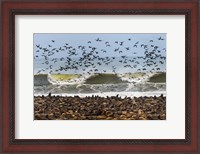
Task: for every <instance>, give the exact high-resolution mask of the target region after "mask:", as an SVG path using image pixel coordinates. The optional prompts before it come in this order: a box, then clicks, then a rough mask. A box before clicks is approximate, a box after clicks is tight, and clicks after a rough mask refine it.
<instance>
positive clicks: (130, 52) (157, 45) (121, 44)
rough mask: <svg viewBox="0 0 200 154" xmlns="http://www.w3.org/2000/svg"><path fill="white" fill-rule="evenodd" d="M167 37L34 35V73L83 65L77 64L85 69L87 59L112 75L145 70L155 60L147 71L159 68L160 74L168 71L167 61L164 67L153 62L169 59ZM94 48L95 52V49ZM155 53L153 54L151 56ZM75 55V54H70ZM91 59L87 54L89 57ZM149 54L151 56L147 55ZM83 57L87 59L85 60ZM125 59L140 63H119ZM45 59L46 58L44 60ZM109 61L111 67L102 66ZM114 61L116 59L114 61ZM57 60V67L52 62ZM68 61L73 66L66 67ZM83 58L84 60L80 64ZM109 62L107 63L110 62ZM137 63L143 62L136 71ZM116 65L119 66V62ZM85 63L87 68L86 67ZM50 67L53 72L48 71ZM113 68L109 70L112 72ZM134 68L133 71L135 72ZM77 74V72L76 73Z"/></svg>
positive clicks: (116, 34) (163, 35)
mask: <svg viewBox="0 0 200 154" xmlns="http://www.w3.org/2000/svg"><path fill="white" fill-rule="evenodd" d="M166 37H167V36H166V34H164V33H162V34H160V33H154V34H141V33H137V34H135V33H134V34H130V33H129V34H122V33H120V34H118V33H115V34H113V33H106V34H102V33H98V34H94V33H87V34H83V33H81V34H77V33H67V34H57V33H56V34H47V33H37V34H34V58H35V60H34V70H35V71H36V72H37V71H38V70H41V69H45V71H43V72H47V73H48V72H49V71H50V70H56V69H59V67H60V66H61V67H69V65H71V66H75V65H76V66H78V67H79V68H80V66H79V65H81V64H76V62H81V63H82V66H81V69H82V70H83V69H84V66H85V65H88V59H90V58H88V57H91V58H94V57H93V56H96V58H95V60H96V61H95V60H91V61H92V62H93V63H94V64H95V65H96V66H98V65H97V63H98V62H99V61H101V64H102V65H101V67H100V66H98V69H99V70H102V69H105V67H106V68H107V70H110V71H112V67H115V66H117V68H116V69H118V70H119V72H123V69H126V70H127V71H126V72H128V71H130V67H131V68H132V69H131V70H133V71H137V70H138V68H140V69H142V68H143V67H142V66H144V65H145V64H147V63H149V62H145V61H147V59H149V60H153V61H154V62H152V63H156V64H154V65H151V67H148V68H147V69H148V70H151V69H153V68H154V67H160V68H161V69H160V70H165V67H166V65H165V60H162V61H163V63H162V62H161V63H160V62H159V61H160V59H159V58H153V59H151V57H155V56H156V55H157V57H159V56H158V55H160V56H161V57H166V42H167V38H166ZM93 48H94V49H93ZM152 51H153V52H154V53H153V54H151V52H152ZM71 53H74V54H71ZM90 53H91V55H92V56H91V55H90V56H88V54H90ZM148 54H150V55H148ZM146 55H148V56H147V57H148V58H147V59H145V60H144V61H141V58H140V59H139V57H143V58H144V57H146ZM84 56H86V57H85V58H84ZM123 56H126V57H127V58H128V60H131V59H132V60H133V59H134V58H133V57H136V58H137V59H136V60H134V61H132V62H131V61H129V62H128V63H122V62H119V61H121V60H124V59H123V58H122V57H123ZM45 57H46V58H45ZM105 57H107V58H108V57H109V58H108V59H110V61H113V62H112V63H110V64H109V65H105V63H106V62H104V64H103V63H102V61H106V59H104V60H100V59H98V58H105ZM113 57H115V58H116V59H115V60H114V59H112V58H113ZM55 58H56V59H57V60H56V63H55V61H54V60H53V59H55ZM67 58H71V60H70V61H71V63H68V64H66V63H64V62H66V61H67ZM81 58H83V59H84V60H83V59H82V60H81ZM108 59H107V60H108ZM125 59H126V58H125ZM137 60H140V64H138V66H137V67H136V68H135V67H134V65H136V64H137ZM116 61H117V62H116ZM83 63H84V64H83ZM50 65H52V66H50ZM125 65H131V66H130V67H126V68H124V66H125ZM49 67H51V68H49ZM109 67H110V68H109ZM133 67H134V68H133ZM86 68H88V69H94V68H93V65H90V66H89V67H86ZM155 71H156V70H155ZM68 72H71V73H74V69H73V68H72V69H69V68H68ZM53 73H54V72H53ZM75 73H76V72H75Z"/></svg>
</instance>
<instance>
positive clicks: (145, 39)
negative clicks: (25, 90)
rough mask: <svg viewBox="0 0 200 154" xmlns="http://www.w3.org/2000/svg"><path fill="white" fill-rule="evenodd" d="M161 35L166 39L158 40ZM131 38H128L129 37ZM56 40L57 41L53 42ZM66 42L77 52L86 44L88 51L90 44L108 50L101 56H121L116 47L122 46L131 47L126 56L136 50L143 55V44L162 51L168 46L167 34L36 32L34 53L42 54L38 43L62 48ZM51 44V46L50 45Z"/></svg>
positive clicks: (150, 48) (61, 53)
mask: <svg viewBox="0 0 200 154" xmlns="http://www.w3.org/2000/svg"><path fill="white" fill-rule="evenodd" d="M159 37H161V38H163V39H164V40H158V38H159ZM97 38H99V39H100V40H102V41H101V42H97V41H96V39H97ZM129 38H130V39H131V40H128V39H129ZM52 40H54V41H55V42H52ZM150 40H153V42H150ZM88 41H91V43H88ZM115 41H117V42H122V41H123V46H120V45H119V44H117V43H115ZM138 41H139V43H138V45H137V47H133V46H134V44H135V43H136V42H138ZM105 42H109V45H110V46H107V47H106V44H105ZM65 43H67V44H69V46H72V47H73V48H76V50H77V52H81V51H79V50H78V46H79V45H82V46H86V49H87V50H86V52H87V51H89V48H88V46H93V47H96V48H97V50H99V51H100V50H106V51H107V52H106V54H105V53H102V52H99V56H113V55H115V56H121V55H120V54H118V55H117V53H116V52H114V50H115V49H117V48H119V47H120V50H122V51H126V49H125V48H127V47H129V49H130V50H129V51H128V52H124V54H125V55H126V56H132V55H133V52H136V55H137V56H140V55H142V51H144V49H143V47H141V45H142V44H145V45H148V48H149V50H152V49H153V48H152V47H150V46H151V45H152V44H153V45H156V46H158V47H159V49H160V51H161V53H162V52H163V53H165V51H163V50H162V49H163V48H166V34H163V33H162V34H121V33H120V34H117V33H116V34H112V33H111V34H109V33H106V34H102V33H101V34H94V33H92V34H89V33H87V34H77V33H68V34H52V33H48V34H47V33H36V34H34V55H36V54H37V55H39V56H40V55H41V54H42V50H41V51H40V52H38V53H36V51H37V50H38V48H37V47H36V45H40V46H41V47H43V48H48V49H53V48H60V47H62V46H64V45H65ZM49 45H50V46H51V47H49ZM65 53H66V52H59V53H56V54H54V55H52V58H53V57H63V56H65V55H66V54H65ZM77 56H80V55H77Z"/></svg>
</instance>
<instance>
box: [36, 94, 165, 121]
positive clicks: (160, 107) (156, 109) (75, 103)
mask: <svg viewBox="0 0 200 154" xmlns="http://www.w3.org/2000/svg"><path fill="white" fill-rule="evenodd" d="M34 119H35V120H166V97H165V96H163V95H160V96H159V97H157V96H152V97H133V98H131V97H125V98H121V97H119V96H111V97H99V96H88V97H79V96H74V97H72V96H51V94H49V95H48V96H34Z"/></svg>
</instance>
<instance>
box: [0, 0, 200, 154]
mask: <svg viewBox="0 0 200 154" xmlns="http://www.w3.org/2000/svg"><path fill="white" fill-rule="evenodd" d="M155 2H156V3H155ZM0 3H1V10H2V18H1V21H2V29H1V33H2V35H1V40H2V41H1V47H2V50H0V51H1V52H0V58H1V60H0V61H1V62H2V63H1V65H0V71H1V78H0V85H1V92H0V96H1V104H0V109H1V110H0V111H1V115H0V120H1V124H0V130H1V132H0V138H1V145H0V152H1V153H9V152H10V153H14V152H16V153H20V152H48V153H56V152H79V153H80V152H86V153H87V152H94V153H96V152H113V153H122V152H134V153H141V152H144V153H147V152H148V153H155V152H163V153H169V152H170V153H171V152H175V153H191V154H194V153H200V145H199V138H200V135H199V134H200V130H199V129H198V128H199V123H200V121H199V117H200V105H199V104H198V103H199V102H198V92H199V90H198V88H199V83H198V77H199V75H198V72H199V71H198V69H199V64H198V56H199V53H198V22H199V20H198V11H199V9H198V5H199V2H198V1H195V0H191V1H189V0H186V1H178V0H177V1H172V0H168V1H165V2H164V1H163V2H162V1H161V0H160V1H149V2H138V1H131V0H129V1H122V0H116V1H107V2H106V1H102V2H101V1H95V2H92V1H87V2H86V1H85V2H84V1H82V2H81V1H74V2H72V1H68V2H67V1H45V0H40V1H36V0H35V1H24V2H22V1H14V0H13V1H2V2H0ZM44 14H45V15H54V14H56V15H59V14H73V15H82V14H87V15H102V14H103V15H108V14H109V15H179V14H181V15H185V17H186V22H185V27H186V30H185V36H186V38H185V44H186V47H185V49H186V50H185V57H186V59H185V60H186V64H185V72H186V73H185V77H186V80H185V83H186V91H185V94H186V95H185V98H186V99H185V100H186V102H185V107H186V110H185V113H186V114H185V116H186V118H185V125H186V127H185V136H186V138H185V139H159V140H158V139H142V140H140V139H133V140H131V139H123V140H122V139H120V140H118V139H115V140H114V139H111V140H106V139H105V140H104V139H103V140H102V139H96V140H95V139H87V140H84V139H77V140H75V139H73V140H70V139H62V140H58V139H55V140H54V139H53V140H47V139H43V140H35V139H15V131H14V130H15V116H14V115H15V20H14V19H15V15H44Z"/></svg>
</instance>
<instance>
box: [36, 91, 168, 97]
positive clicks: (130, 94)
mask: <svg viewBox="0 0 200 154" xmlns="http://www.w3.org/2000/svg"><path fill="white" fill-rule="evenodd" d="M161 94H162V95H163V96H166V91H159V92H126V91H125V92H104V93H62V94H56V93H51V95H52V96H53V95H54V96H73V97H74V96H79V97H86V96H92V95H94V96H100V97H107V96H108V97H111V96H117V95H118V96H119V97H122V98H124V97H145V96H148V97H150V96H160V95H161ZM42 95H44V96H48V95H49V94H48V93H44V94H42V93H41V94H34V96H42Z"/></svg>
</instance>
